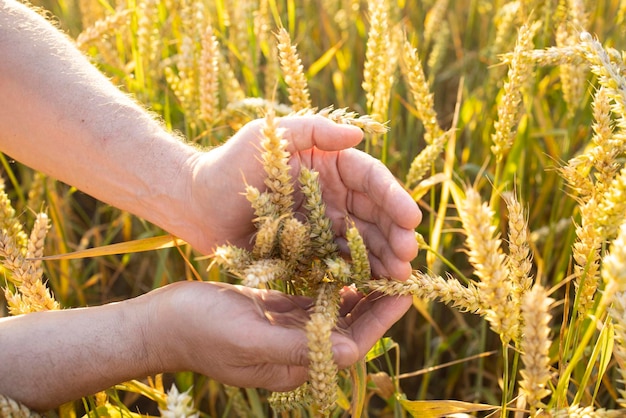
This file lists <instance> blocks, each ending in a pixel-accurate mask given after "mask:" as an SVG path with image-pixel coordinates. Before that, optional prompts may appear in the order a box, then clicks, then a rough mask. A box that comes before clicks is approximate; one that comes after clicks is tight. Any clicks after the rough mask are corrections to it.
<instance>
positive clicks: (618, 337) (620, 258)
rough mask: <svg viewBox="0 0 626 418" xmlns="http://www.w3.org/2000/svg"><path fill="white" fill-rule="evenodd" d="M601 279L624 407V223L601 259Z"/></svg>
mask: <svg viewBox="0 0 626 418" xmlns="http://www.w3.org/2000/svg"><path fill="white" fill-rule="evenodd" d="M602 279H603V280H604V283H605V290H604V295H603V297H604V298H607V303H612V306H611V308H610V310H609V312H610V314H611V318H612V321H613V325H614V327H613V328H614V333H615V345H614V347H615V348H614V351H613V353H614V355H615V358H616V360H617V371H618V372H619V374H620V376H621V379H620V381H621V382H622V387H620V388H619V393H620V395H621V398H620V399H619V402H620V405H621V406H622V407H623V408H626V387H624V386H623V385H624V383H625V382H626V224H622V225H621V226H620V228H619V233H618V235H617V237H616V238H615V239H614V240H613V242H612V243H611V247H610V252H609V253H608V254H607V255H606V256H604V258H603V259H602Z"/></svg>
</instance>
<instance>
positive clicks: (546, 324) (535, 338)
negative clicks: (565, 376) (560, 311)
mask: <svg viewBox="0 0 626 418" xmlns="http://www.w3.org/2000/svg"><path fill="white" fill-rule="evenodd" d="M552 302H553V300H552V299H550V298H549V297H548V295H547V292H546V290H545V289H544V288H543V287H542V286H541V285H539V284H536V285H535V286H533V288H532V289H531V290H530V291H529V292H528V293H527V294H526V295H524V297H523V299H522V306H521V311H522V316H523V321H524V325H523V330H522V338H521V350H522V356H521V357H522V362H523V363H524V368H523V369H522V370H521V371H520V374H521V376H522V380H521V381H520V383H519V384H520V389H521V391H522V393H523V394H524V396H525V397H526V401H527V402H528V405H529V406H530V411H531V414H533V413H534V412H535V411H536V410H537V409H539V408H541V407H543V406H545V405H544V404H543V403H542V402H541V400H542V399H543V398H545V397H546V396H548V395H549V394H550V392H551V391H550V389H549V388H548V382H549V381H550V353H549V351H550V344H551V341H550V338H549V335H550V319H551V316H550V313H549V310H550V305H551V304H552Z"/></svg>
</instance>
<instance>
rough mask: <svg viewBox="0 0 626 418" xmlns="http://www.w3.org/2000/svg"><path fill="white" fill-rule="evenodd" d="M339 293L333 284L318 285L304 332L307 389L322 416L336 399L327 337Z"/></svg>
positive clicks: (335, 312)
mask: <svg viewBox="0 0 626 418" xmlns="http://www.w3.org/2000/svg"><path fill="white" fill-rule="evenodd" d="M338 297H339V292H338V291H337V287H336V285H335V284H333V283H324V284H322V285H321V286H320V288H319V292H318V295H317V298H316V301H315V307H314V308H313V313H312V314H311V319H310V320H309V321H308V322H307V324H306V327H305V330H306V335H307V340H308V347H309V387H310V392H311V397H312V400H313V405H314V406H315V407H316V408H317V409H318V410H319V411H320V412H321V413H322V414H324V415H328V414H329V412H330V411H329V410H330V408H331V407H332V406H333V405H334V403H335V401H336V399H337V372H338V370H337V365H336V364H335V361H334V359H333V351H332V342H331V341H330V336H331V332H332V330H333V328H334V327H335V324H336V321H337V314H338V309H339V307H338Z"/></svg>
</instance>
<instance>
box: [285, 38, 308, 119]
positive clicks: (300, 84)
mask: <svg viewBox="0 0 626 418" xmlns="http://www.w3.org/2000/svg"><path fill="white" fill-rule="evenodd" d="M276 37H277V39H278V51H279V57H280V66H281V68H282V70H283V76H284V78H285V83H287V91H288V92H289V101H290V102H291V105H292V107H293V109H294V111H296V112H297V111H300V110H304V109H310V108H311V107H312V106H311V97H310V96H309V87H308V85H307V81H306V76H305V75H304V70H303V66H302V61H300V57H298V51H297V50H296V47H295V45H292V44H291V38H290V36H289V32H287V30H286V29H284V28H281V29H280V30H279V31H278V34H277V35H276Z"/></svg>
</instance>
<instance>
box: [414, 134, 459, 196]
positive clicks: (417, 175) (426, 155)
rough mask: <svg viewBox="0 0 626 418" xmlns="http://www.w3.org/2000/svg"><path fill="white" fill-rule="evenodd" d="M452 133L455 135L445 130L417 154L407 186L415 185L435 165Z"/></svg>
mask: <svg viewBox="0 0 626 418" xmlns="http://www.w3.org/2000/svg"><path fill="white" fill-rule="evenodd" d="M450 135H453V133H452V132H451V131H448V132H443V133H442V134H441V135H440V136H438V137H436V138H434V140H433V141H432V142H431V143H430V144H428V145H426V147H424V149H422V150H421V151H420V152H419V154H417V156H416V157H415V158H414V159H413V161H412V162H411V166H410V167H409V172H408V173H407V175H406V185H407V186H409V187H411V186H414V185H416V184H417V183H419V182H420V181H421V180H422V179H423V178H424V176H425V175H426V173H427V172H428V170H429V169H431V167H432V166H433V162H434V161H436V159H437V157H439V155H440V154H441V152H442V151H443V148H444V146H445V145H446V142H447V141H448V138H449V137H450Z"/></svg>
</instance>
